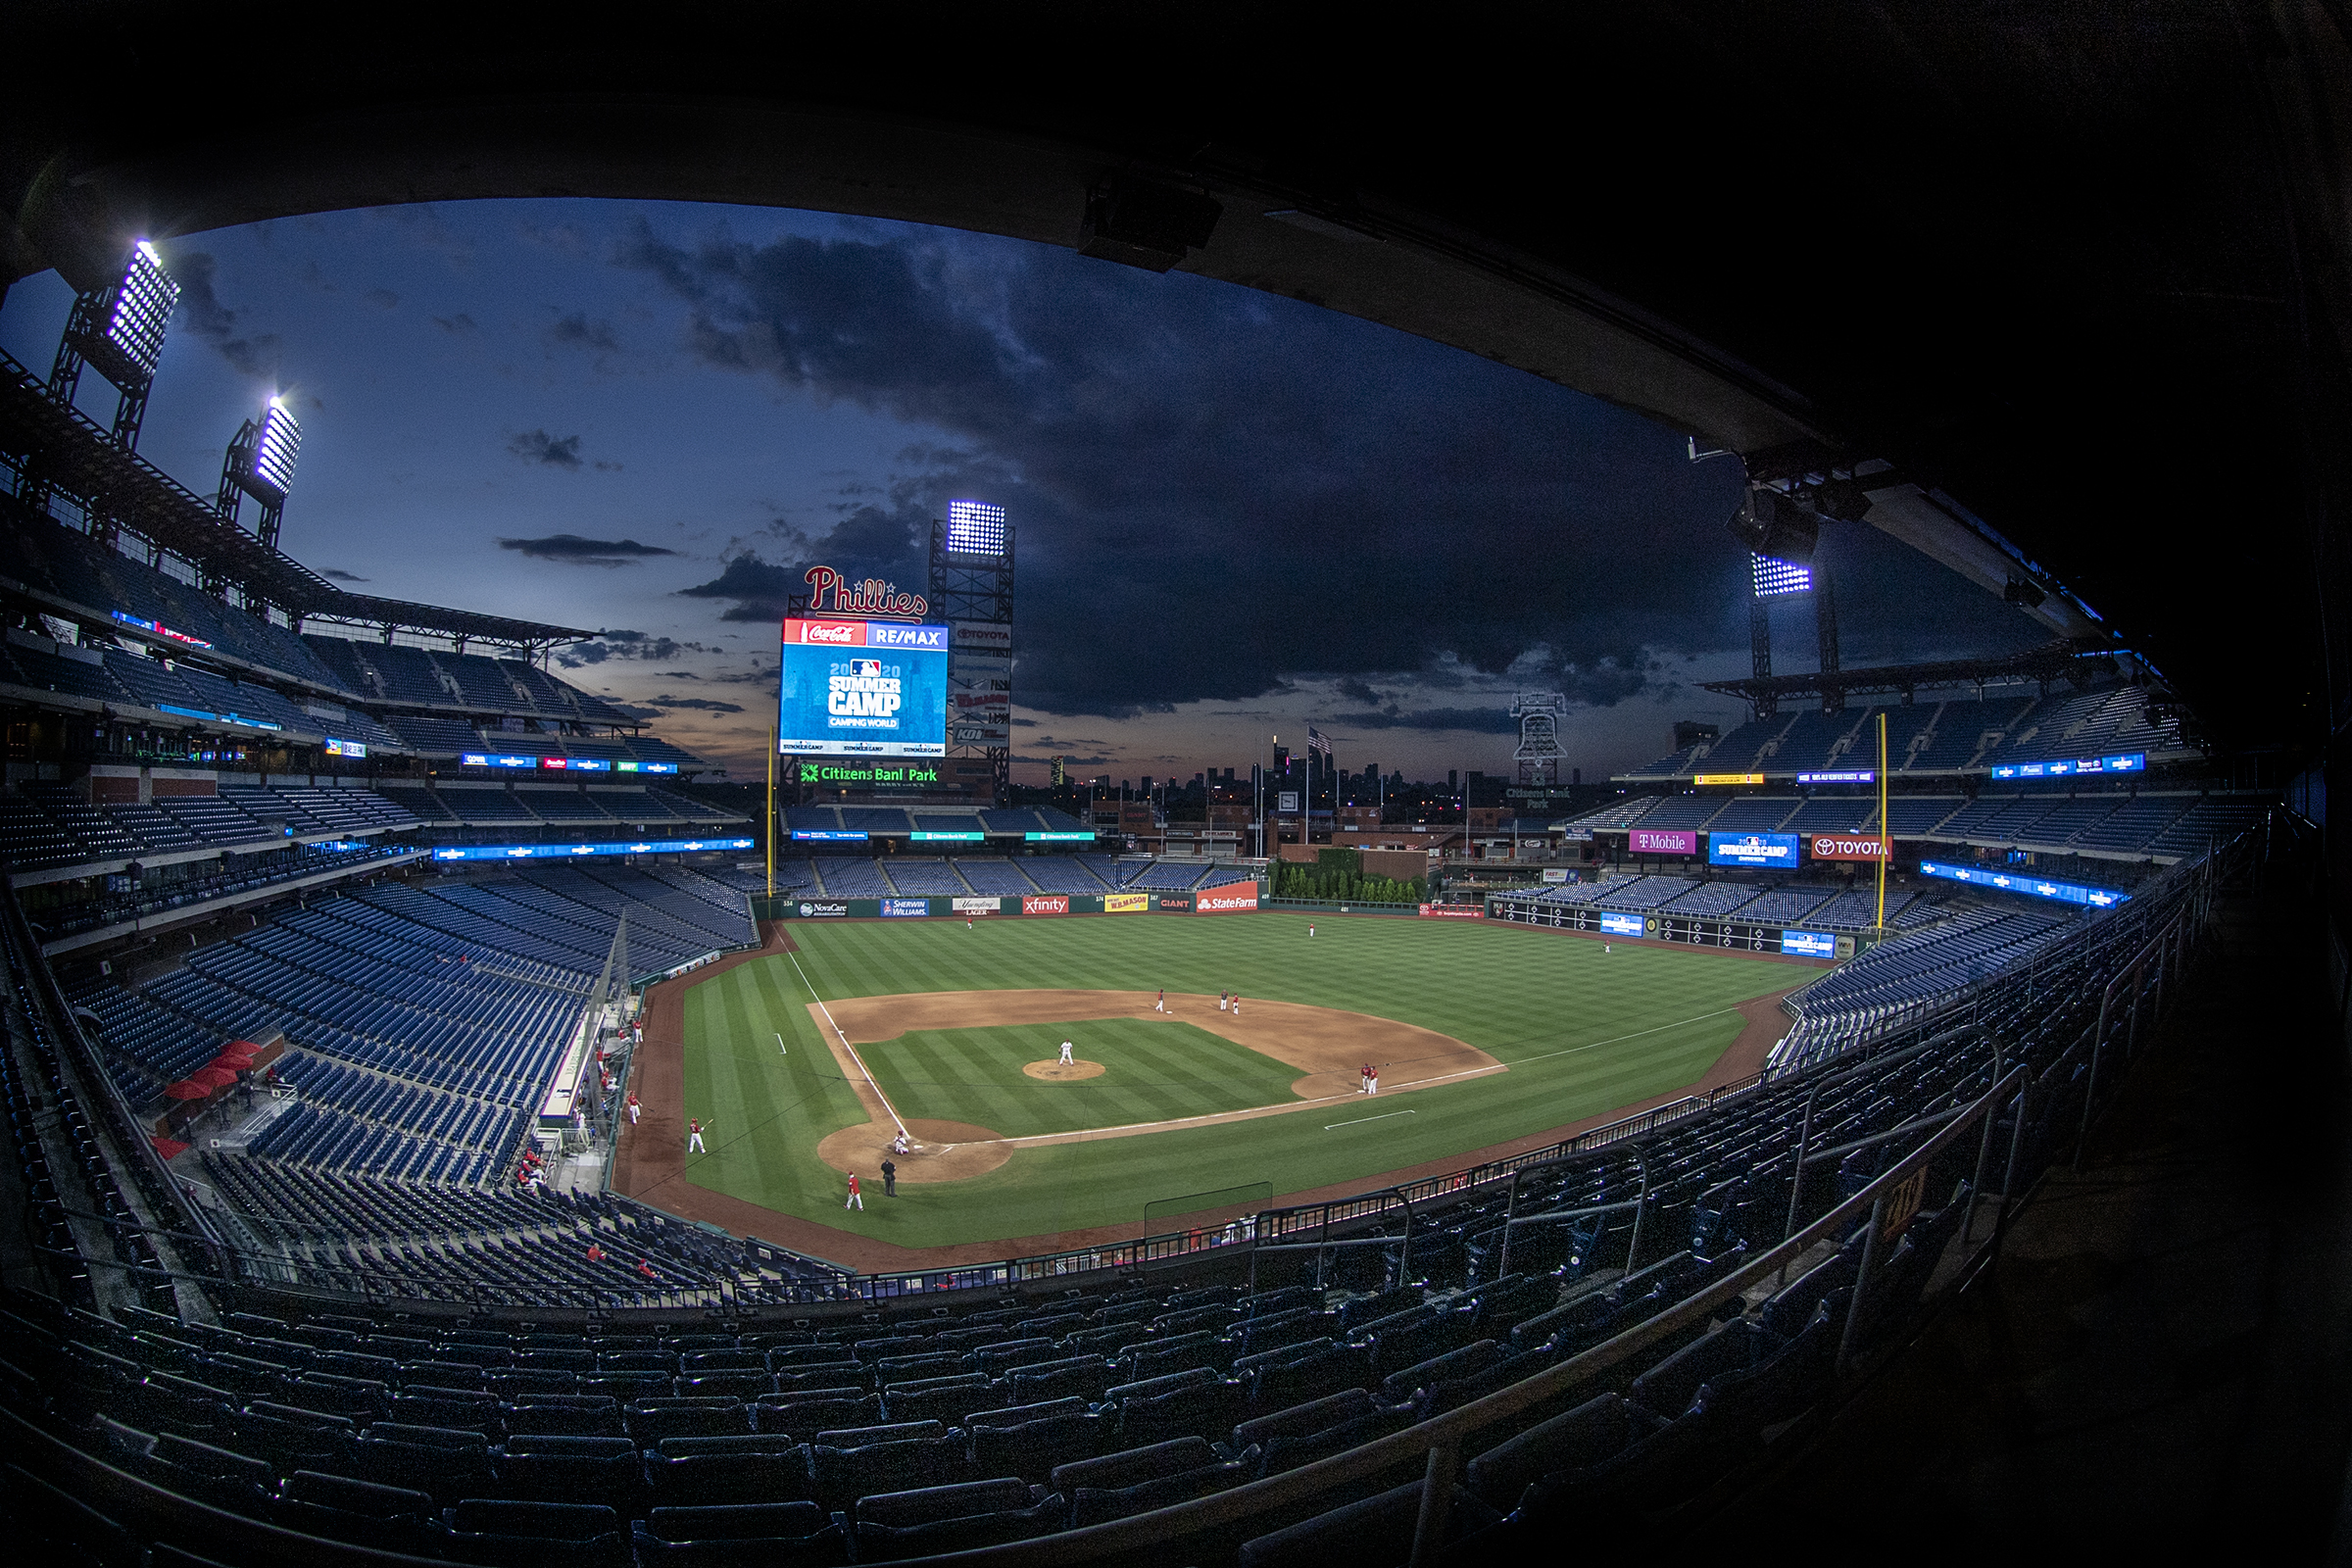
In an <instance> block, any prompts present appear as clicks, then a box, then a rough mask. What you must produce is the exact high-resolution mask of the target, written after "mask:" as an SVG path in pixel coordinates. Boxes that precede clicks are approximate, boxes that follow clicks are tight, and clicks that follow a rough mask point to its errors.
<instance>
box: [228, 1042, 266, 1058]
mask: <svg viewBox="0 0 2352 1568" xmlns="http://www.w3.org/2000/svg"><path fill="white" fill-rule="evenodd" d="M261 1049H262V1048H261V1047H259V1046H257V1045H255V1044H254V1043H253V1042H252V1041H250V1040H231V1041H230V1042H229V1043H228V1044H227V1045H225V1046H222V1047H221V1054H222V1055H224V1056H225V1055H229V1054H236V1055H240V1056H250V1055H253V1054H256V1053H258V1052H259V1051H260V1050H261Z"/></svg>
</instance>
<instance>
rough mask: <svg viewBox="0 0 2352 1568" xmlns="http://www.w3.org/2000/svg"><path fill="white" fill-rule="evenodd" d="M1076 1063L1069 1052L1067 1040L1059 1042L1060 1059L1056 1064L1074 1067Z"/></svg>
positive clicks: (1075, 1059)
mask: <svg viewBox="0 0 2352 1568" xmlns="http://www.w3.org/2000/svg"><path fill="white" fill-rule="evenodd" d="M1077 1064H1078V1060H1077V1058H1076V1057H1075V1056H1072V1055H1071V1054H1070V1043H1069V1042H1068V1041H1067V1040H1064V1041H1063V1042H1062V1043H1061V1060H1060V1062H1059V1063H1058V1065H1060V1066H1064V1067H1074V1066H1076V1065H1077Z"/></svg>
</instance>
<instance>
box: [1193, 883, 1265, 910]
mask: <svg viewBox="0 0 2352 1568" xmlns="http://www.w3.org/2000/svg"><path fill="white" fill-rule="evenodd" d="M1256 907H1257V884H1256V883H1254V882H1228V883H1227V884H1226V885H1225V886H1223V887H1221V888H1203V889H1201V891H1200V892H1199V893H1196V894H1194V895H1193V912H1194V913H1195V914H1240V913H1242V912H1243V911H1245V910H1254V909H1255V908H1256Z"/></svg>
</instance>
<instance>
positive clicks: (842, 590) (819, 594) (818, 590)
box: [803, 566, 931, 620]
mask: <svg viewBox="0 0 2352 1568" xmlns="http://www.w3.org/2000/svg"><path fill="white" fill-rule="evenodd" d="M803 580H804V581H806V582H807V583H808V584H809V613H812V614H817V613H832V614H836V615H897V616H899V617H901V618H902V619H906V620H920V619H922V618H923V617H924V616H925V615H927V614H929V613H931V602H930V601H929V600H927V599H925V598H924V597H923V596H922V595H921V594H907V593H901V592H900V591H899V585H898V584H897V583H895V582H884V581H883V580H882V579H881V578H879V577H868V578H866V579H865V580H864V581H863V582H852V581H850V579H849V578H847V577H845V576H843V575H842V574H841V573H840V572H838V571H835V570H834V569H833V568H832V567H831V566H810V567H809V570H808V571H807V572H806V573H805V574H804V578H803ZM827 594H830V595H832V596H833V602H832V603H831V604H830V605H828V604H826V603H825V596H826V595H827Z"/></svg>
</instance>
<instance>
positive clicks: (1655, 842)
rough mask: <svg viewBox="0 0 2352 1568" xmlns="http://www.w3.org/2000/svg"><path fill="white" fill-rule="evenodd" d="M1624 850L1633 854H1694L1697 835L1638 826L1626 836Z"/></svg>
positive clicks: (1696, 851)
mask: <svg viewBox="0 0 2352 1568" xmlns="http://www.w3.org/2000/svg"><path fill="white" fill-rule="evenodd" d="M1625 847H1626V850H1627V851H1628V852H1629V853H1631V854H1634V855H1696V854H1697V853H1698V835H1697V834H1696V833H1695V832H1681V833H1677V832H1669V831H1667V830H1665V829H1663V828H1654V827H1638V828H1635V829H1633V831H1632V832H1631V833H1630V834H1629V835H1628V836H1627V838H1626V841H1625Z"/></svg>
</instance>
